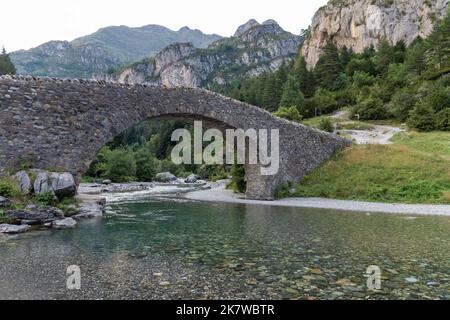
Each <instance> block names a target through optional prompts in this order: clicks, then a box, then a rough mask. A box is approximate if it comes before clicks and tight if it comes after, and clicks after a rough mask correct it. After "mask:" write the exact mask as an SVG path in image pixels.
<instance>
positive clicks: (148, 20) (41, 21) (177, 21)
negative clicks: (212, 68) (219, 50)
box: [0, 0, 327, 52]
mask: <svg viewBox="0 0 450 320" xmlns="http://www.w3.org/2000/svg"><path fill="white" fill-rule="evenodd" d="M326 2H327V0H220V1H217V0H190V1H189V0H188V1H186V0H185V1H183V0H157V1H153V0H122V1H117V0H39V1H36V0H14V1H2V5H1V7H2V15H1V16H2V17H1V19H0V46H2V45H3V46H5V48H6V50H7V51H8V52H11V51H16V50H19V49H30V48H33V47H36V46H38V45H40V44H42V43H44V42H47V41H50V40H68V41H71V40H73V39H75V38H77V37H80V36H84V35H88V34H91V33H94V32H95V31H97V30H98V29H100V28H103V27H107V26H112V25H116V26H117V25H126V26H129V27H140V26H144V25H148V24H160V25H163V26H165V27H168V28H170V29H172V30H178V29H180V28H181V27H184V26H188V27H190V28H191V29H200V30H201V31H203V32H204V33H209V34H211V33H216V34H219V35H221V36H231V35H233V34H234V32H235V30H236V29H237V27H238V26H239V25H241V24H243V23H245V22H246V21H248V20H249V19H251V18H254V19H256V20H258V21H259V22H263V21H265V20H267V19H275V20H276V21H277V22H278V23H279V24H280V25H281V27H283V28H284V29H286V30H288V31H290V32H292V33H295V34H299V33H300V30H301V29H304V28H307V27H308V26H309V24H310V23H311V19H312V17H313V15H314V13H315V11H316V10H317V9H318V8H319V7H321V6H322V5H324V4H326Z"/></svg>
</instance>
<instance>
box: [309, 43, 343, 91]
mask: <svg viewBox="0 0 450 320" xmlns="http://www.w3.org/2000/svg"><path fill="white" fill-rule="evenodd" d="M342 71H343V68H342V64H341V61H340V59H339V51H338V48H337V47H336V45H335V44H334V43H332V42H329V43H328V44H327V45H326V46H325V48H324V51H323V54H322V56H321V57H320V58H319V61H318V62H317V65H316V68H315V70H314V75H315V79H316V80H317V84H318V85H319V86H321V87H322V88H326V89H328V90H335V89H336V80H337V79H338V78H339V75H340V74H341V73H342Z"/></svg>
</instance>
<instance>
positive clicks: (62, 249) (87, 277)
mask: <svg viewBox="0 0 450 320" xmlns="http://www.w3.org/2000/svg"><path fill="white" fill-rule="evenodd" d="M449 262H450V218H449V217H433V216H400V215H389V214H366V213H359V212H345V211H334V210H322V209H306V208H288V207H275V206H267V205H266V206H259V205H246V204H216V203H204V202H198V201H192V200H183V199H170V198H158V197H154V196H153V197H148V198H141V199H139V200H135V201H112V202H109V204H108V214H107V216H106V217H104V218H103V219H99V220H89V221H84V222H82V223H80V224H79V225H78V227H77V228H75V229H68V230H42V231H36V232H31V233H28V234H23V235H19V236H15V237H12V238H11V237H10V238H5V237H2V238H0V298H1V299H450V268H449V267H450V264H449ZM71 265H77V266H79V267H80V270H81V289H80V290H68V289H67V287H66V280H67V275H66V270H67V267H68V266H71ZM372 265H375V266H378V267H379V268H380V269H381V289H380V290H377V291H371V290H369V289H368V287H367V274H366V270H367V268H368V267H369V266H372Z"/></svg>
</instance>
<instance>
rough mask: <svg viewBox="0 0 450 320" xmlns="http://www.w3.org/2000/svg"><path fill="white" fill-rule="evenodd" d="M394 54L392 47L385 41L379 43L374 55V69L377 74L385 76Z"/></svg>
mask: <svg viewBox="0 0 450 320" xmlns="http://www.w3.org/2000/svg"><path fill="white" fill-rule="evenodd" d="M393 54H394V49H393V47H392V46H391V45H390V44H389V42H388V41H387V40H386V39H383V40H382V41H381V42H380V47H379V48H378V52H377V53H376V55H375V69H376V71H377V73H379V74H381V75H385V74H386V73H387V72H388V70H389V64H390V63H391V62H392V59H393Z"/></svg>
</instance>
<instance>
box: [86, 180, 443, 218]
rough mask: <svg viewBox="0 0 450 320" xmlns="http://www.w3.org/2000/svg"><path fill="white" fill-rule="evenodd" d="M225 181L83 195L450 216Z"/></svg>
mask: <svg viewBox="0 0 450 320" xmlns="http://www.w3.org/2000/svg"><path fill="white" fill-rule="evenodd" d="M226 184H227V180H222V181H218V182H204V181H203V182H201V183H196V184H176V183H175V184H154V183H129V184H115V185H111V186H108V188H107V189H102V187H101V186H99V185H93V184H82V185H81V186H80V194H90V195H93V194H96V195H97V196H101V197H104V198H106V200H107V202H109V203H111V202H127V201H135V200H140V199H145V198H148V197H152V196H157V197H159V196H166V197H167V196H168V197H177V198H181V199H186V200H192V201H202V202H214V203H236V204H249V205H263V206H277V207H293V208H316V209H333V210H341V211H357V212H365V213H391V214H412V215H435V216H450V205H423V204H401V203H398V204H394V203H378V202H366V201H351V200H336V199H326V198H286V199H281V200H275V201H260V200H250V199H245V196H244V195H242V194H236V193H234V192H233V191H232V190H228V189H226ZM103 187H104V186H103ZM119 190H120V191H119Z"/></svg>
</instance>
